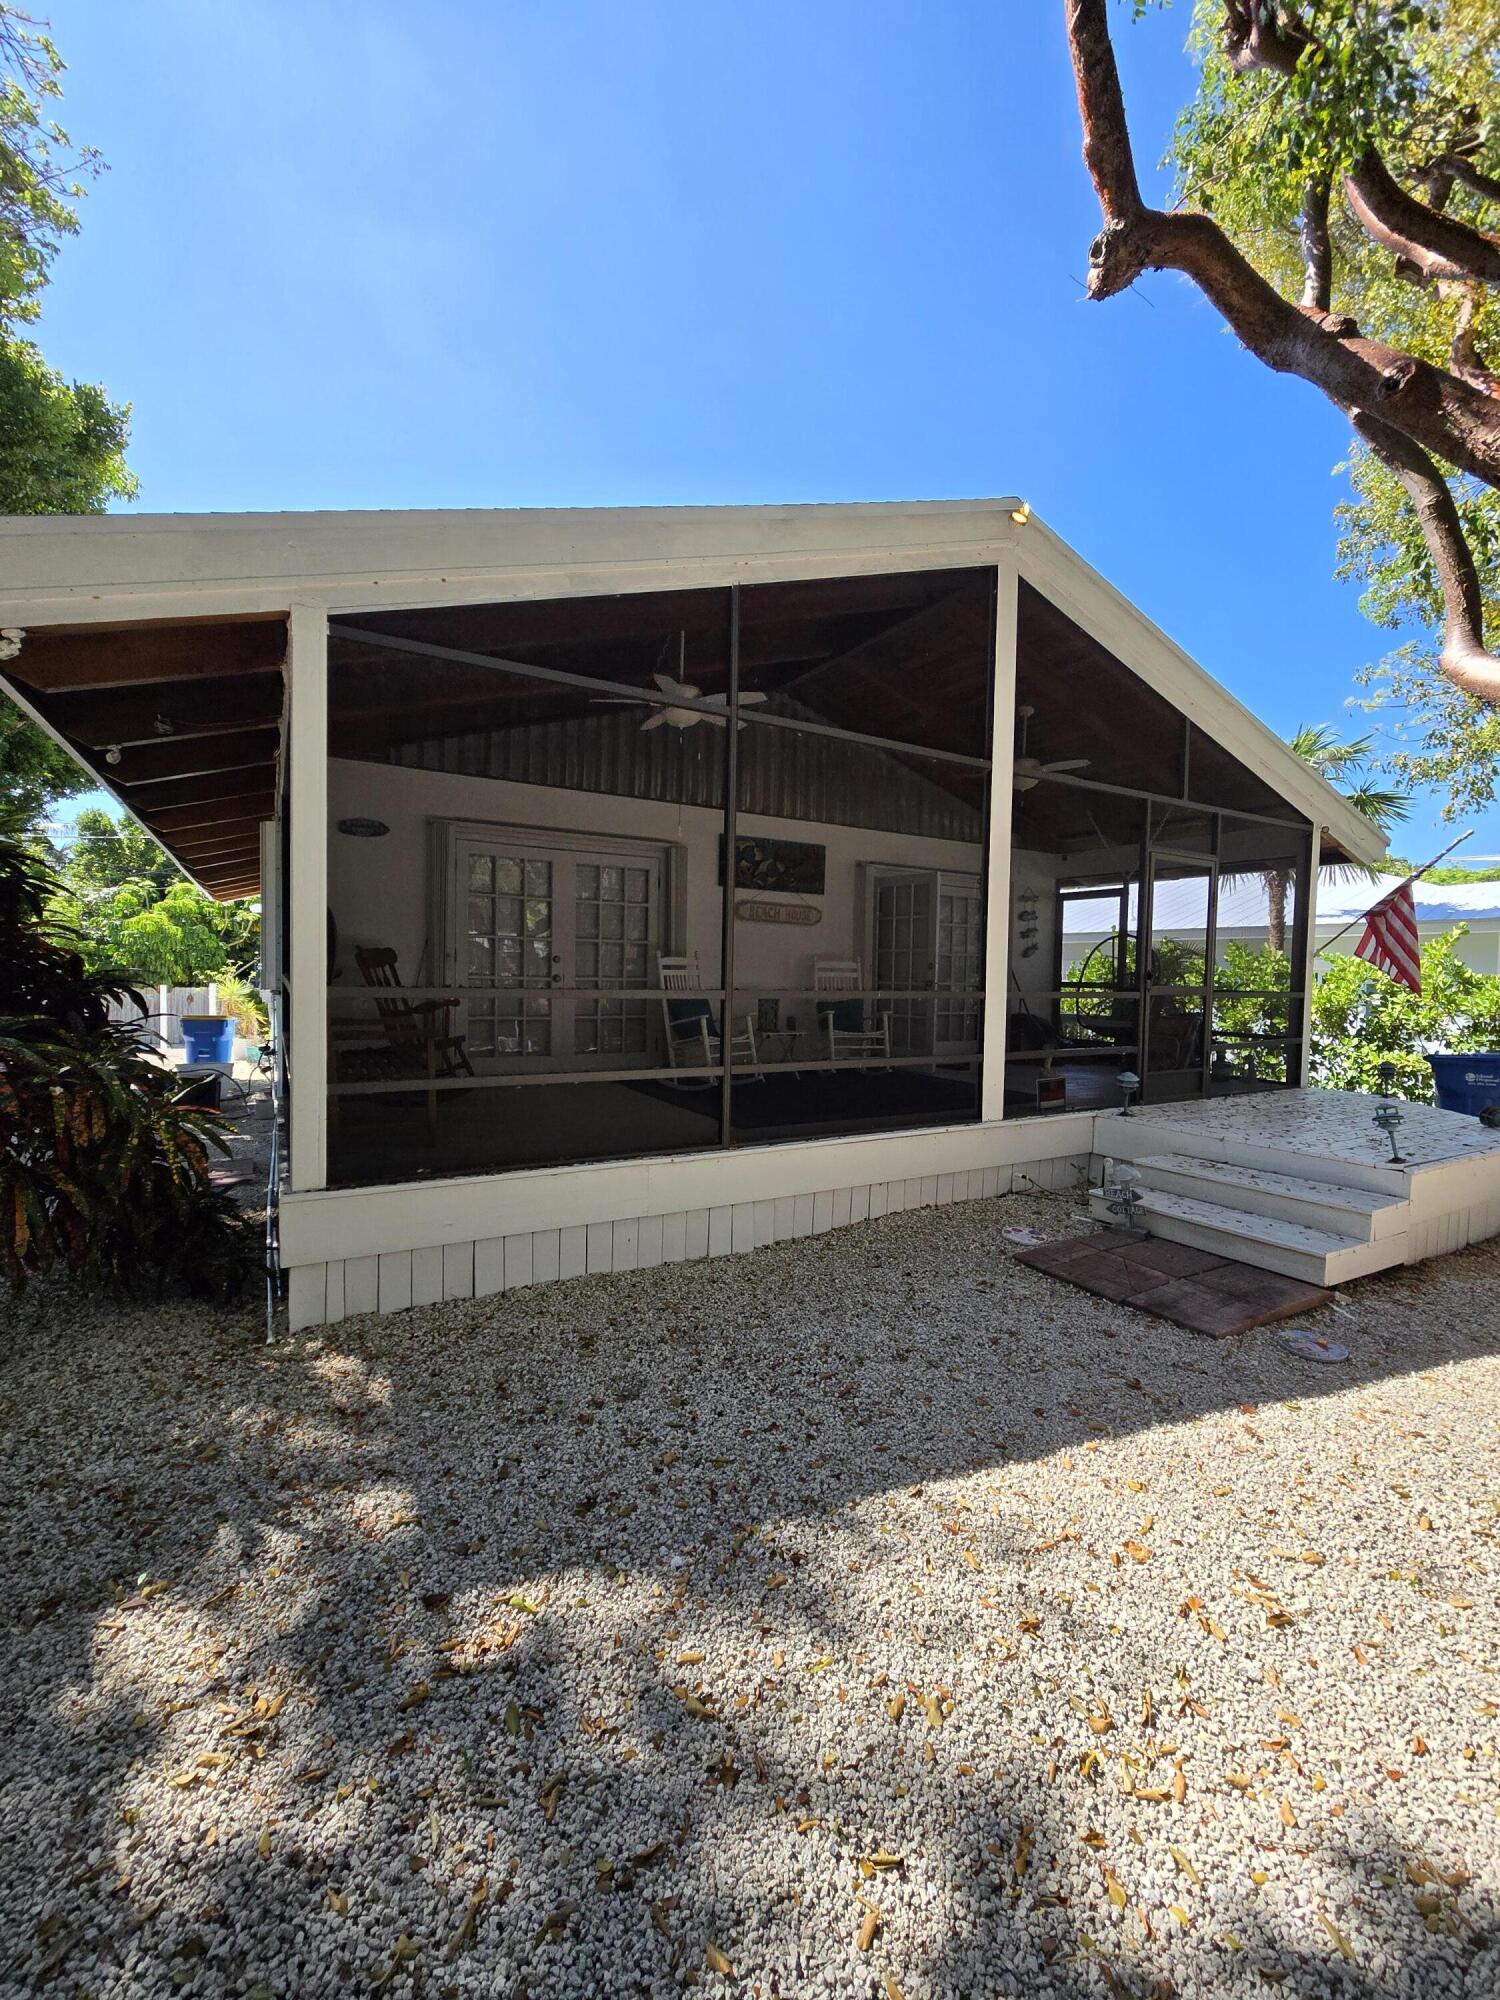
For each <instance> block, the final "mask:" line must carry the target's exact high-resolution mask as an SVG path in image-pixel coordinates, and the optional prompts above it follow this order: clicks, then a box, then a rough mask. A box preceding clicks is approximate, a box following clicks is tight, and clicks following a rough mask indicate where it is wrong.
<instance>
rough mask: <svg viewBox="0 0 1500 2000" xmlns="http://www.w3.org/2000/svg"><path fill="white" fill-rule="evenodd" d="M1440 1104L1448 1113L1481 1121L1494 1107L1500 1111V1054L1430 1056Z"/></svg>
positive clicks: (1488, 1052)
mask: <svg viewBox="0 0 1500 2000" xmlns="http://www.w3.org/2000/svg"><path fill="white" fill-rule="evenodd" d="M1427 1060H1428V1062H1429V1063H1430V1064H1431V1065H1432V1080H1433V1083H1434V1084H1435V1085H1436V1087H1437V1101H1438V1105H1439V1107H1440V1109H1442V1110H1444V1111H1461V1112H1462V1113H1463V1114H1464V1115H1465V1116H1466V1117H1468V1118H1477V1117H1478V1116H1479V1115H1480V1113H1481V1112H1482V1111H1486V1110H1488V1109H1489V1108H1490V1106H1492V1105H1493V1106H1494V1107H1495V1108H1496V1109H1497V1110H1500V1054H1496V1053H1495V1052H1494V1051H1493V1050H1489V1051H1487V1052H1485V1053H1484V1054H1476V1055H1468V1056H1450V1055H1441V1056H1429V1057H1428V1058H1427Z"/></svg>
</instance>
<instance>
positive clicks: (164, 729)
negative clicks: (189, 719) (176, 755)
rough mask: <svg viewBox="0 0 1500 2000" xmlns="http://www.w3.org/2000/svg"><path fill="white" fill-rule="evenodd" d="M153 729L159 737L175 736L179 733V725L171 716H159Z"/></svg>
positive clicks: (153, 724)
mask: <svg viewBox="0 0 1500 2000" xmlns="http://www.w3.org/2000/svg"><path fill="white" fill-rule="evenodd" d="M151 727H152V728H153V729H154V730H155V731H156V733H157V735H158V736H175V735H176V733H177V724H176V723H175V722H174V721H173V720H172V718H171V716H170V715H158V716H157V718H156V720H155V721H154V722H153V723H152V725H151Z"/></svg>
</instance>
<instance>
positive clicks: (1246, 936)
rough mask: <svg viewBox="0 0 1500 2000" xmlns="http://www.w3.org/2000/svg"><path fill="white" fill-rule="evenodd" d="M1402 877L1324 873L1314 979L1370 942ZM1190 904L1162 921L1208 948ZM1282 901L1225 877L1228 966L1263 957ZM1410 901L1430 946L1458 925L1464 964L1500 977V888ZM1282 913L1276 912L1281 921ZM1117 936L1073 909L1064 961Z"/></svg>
mask: <svg viewBox="0 0 1500 2000" xmlns="http://www.w3.org/2000/svg"><path fill="white" fill-rule="evenodd" d="M1405 879H1406V878H1405V877H1404V876H1402V875H1392V874H1385V873H1379V874H1376V875H1373V876H1371V875H1366V874H1364V873H1359V874H1354V873H1352V872H1351V871H1349V870H1347V869H1326V870H1324V871H1323V872H1322V874H1321V875H1320V878H1319V881H1318V885H1317V957H1316V959H1315V961H1314V974H1315V976H1319V975H1321V973H1322V972H1324V971H1326V969H1327V966H1328V962H1329V959H1330V957H1336V958H1347V957H1352V956H1353V954H1354V950H1355V947H1356V946H1357V945H1358V944H1359V941H1360V939H1361V937H1362V936H1363V935H1364V924H1363V923H1362V921H1361V919H1362V918H1363V916H1364V914H1365V912H1366V911H1367V910H1369V909H1371V908H1373V906H1374V905H1375V904H1376V903H1378V902H1379V901H1380V900H1381V899H1382V898H1383V897H1385V896H1388V895H1389V894H1390V892H1391V891H1392V890H1393V889H1395V888H1397V887H1399V885H1400V884H1401V883H1402V882H1403V881H1404V880H1405ZM1182 893H1183V894H1184V895H1185V896H1186V897H1187V898H1188V900H1187V901H1186V902H1184V903H1183V905H1182V907H1181V908H1180V909H1177V908H1174V907H1173V904H1172V903H1171V902H1169V901H1167V899H1166V896H1165V895H1163V896H1159V897H1158V899H1157V913H1158V916H1161V915H1165V916H1166V917H1167V919H1168V920H1169V922H1171V923H1172V924H1173V926H1174V928H1175V929H1176V930H1177V931H1178V932H1179V933H1180V935H1181V936H1182V937H1183V939H1184V940H1185V941H1191V943H1192V945H1193V946H1194V948H1195V949H1197V950H1201V949H1202V948H1203V929H1202V924H1201V912H1199V913H1198V914H1199V918H1200V921H1199V924H1198V927H1197V929H1196V930H1195V929H1194V928H1193V923H1192V919H1193V916H1194V909H1193V907H1192V905H1191V895H1192V891H1191V886H1190V885H1189V886H1187V887H1186V888H1185V889H1184V890H1183V892H1182ZM1273 895H1274V896H1276V897H1277V898H1278V900H1279V890H1277V889H1276V888H1275V886H1274V883H1272V882H1268V881H1267V880H1266V878H1264V877H1262V876H1257V875H1242V876H1240V877H1238V878H1236V879H1229V878H1227V877H1221V879H1220V882H1219V896H1218V910H1217V921H1216V923H1215V926H1214V944H1215V951H1216V955H1217V958H1218V961H1219V964H1220V965H1221V966H1222V965H1223V963H1224V961H1225V958H1226V955H1227V948H1228V946H1229V945H1231V944H1240V945H1243V946H1244V947H1245V948H1246V949H1247V950H1248V951H1261V950H1264V948H1265V946H1266V945H1267V943H1268V942H1269V941H1270V936H1271V902H1272V898H1273ZM1412 900H1413V902H1414V904H1415V906H1416V912H1417V931H1418V935H1419V936H1420V938H1421V940H1422V942H1423V943H1424V944H1426V943H1427V941H1428V940H1429V939H1430V938H1440V937H1449V936H1451V935H1452V933H1453V932H1454V931H1455V930H1457V929H1458V927H1459V926H1460V925H1462V926H1463V927H1464V935H1463V936H1462V937H1460V938H1459V940H1458V942H1457V945H1456V947H1455V949H1456V951H1457V954H1458V956H1459V958H1460V959H1461V960H1462V961H1463V963H1464V964H1465V965H1467V966H1469V967H1471V968H1472V970H1473V971H1475V972H1484V973H1489V974H1495V973H1500V882H1427V881H1418V882H1414V883H1413V884H1412ZM1280 915H1281V913H1280V912H1278V918H1280ZM1112 929H1113V913H1112V912H1111V911H1109V910H1108V909H1102V908H1101V909H1099V910H1091V909H1090V908H1089V907H1088V906H1087V905H1086V904H1081V903H1080V904H1075V905H1073V906H1072V908H1071V909H1070V911H1069V920H1068V924H1067V929H1066V933H1065V936H1064V944H1063V955H1064V960H1065V962H1066V963H1067V964H1069V965H1074V964H1078V963H1081V962H1082V960H1083V959H1085V958H1086V957H1087V956H1088V954H1089V953H1090V952H1091V951H1094V950H1095V949H1096V948H1097V947H1098V946H1099V945H1100V944H1101V943H1102V942H1103V941H1104V940H1105V939H1106V938H1108V936H1109V935H1110V932H1111V931H1112Z"/></svg>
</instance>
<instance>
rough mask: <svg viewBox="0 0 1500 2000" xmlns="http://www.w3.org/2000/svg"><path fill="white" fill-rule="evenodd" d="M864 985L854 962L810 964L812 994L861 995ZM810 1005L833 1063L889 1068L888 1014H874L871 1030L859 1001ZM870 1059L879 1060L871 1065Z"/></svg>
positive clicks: (840, 960)
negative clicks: (854, 1062) (860, 1063)
mask: <svg viewBox="0 0 1500 2000" xmlns="http://www.w3.org/2000/svg"><path fill="white" fill-rule="evenodd" d="M864 985H865V975H864V968H863V967H862V966H861V965H860V962H859V960H858V959H857V958H815V959H814V960H813V992H814V993H815V994H825V993H826V994H830V995H832V994H838V993H845V994H861V993H863V991H864ZM814 1005H815V1007H816V1010H817V1016H818V1026H819V1027H820V1028H821V1029H822V1031H823V1035H824V1038H825V1040H826V1041H827V1044H828V1054H829V1056H830V1058H831V1059H832V1060H833V1061H834V1062H848V1061H851V1060H853V1061H856V1062H858V1061H863V1063H864V1066H865V1067H866V1068H869V1069H876V1068H887V1069H888V1068H889V1067H890V1061H891V1017H890V1014H889V1013H888V1012H887V1013H884V1014H878V1015H877V1016H876V1017H875V1023H874V1026H873V1027H872V1026H871V1024H870V1017H869V1014H868V1012H867V1010H866V1003H865V1002H864V1000H862V999H846V1000H836V999H827V1000H824V999H818V1000H816V1001H815V1002H814ZM871 1058H881V1059H883V1060H880V1061H874V1060H871Z"/></svg>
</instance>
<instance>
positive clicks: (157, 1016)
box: [109, 983, 219, 1049]
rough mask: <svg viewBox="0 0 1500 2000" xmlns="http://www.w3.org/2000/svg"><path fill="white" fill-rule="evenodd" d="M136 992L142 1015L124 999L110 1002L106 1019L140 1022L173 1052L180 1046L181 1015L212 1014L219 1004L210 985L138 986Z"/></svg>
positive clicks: (214, 986)
mask: <svg viewBox="0 0 1500 2000" xmlns="http://www.w3.org/2000/svg"><path fill="white" fill-rule="evenodd" d="M136 990H137V992H139V994H140V996H141V998H142V999H143V1000H144V1001H145V1003H146V1011H145V1014H144V1016H143V1015H142V1014H141V1011H140V1009H139V1008H137V1007H133V1006H132V1005H131V1003H130V1002H129V1001H128V1000H123V1001H121V1000H116V1001H112V1002H111V1003H110V1009H109V1017H110V1019H111V1020H112V1021H139V1020H142V1019H144V1021H145V1023H146V1026H147V1027H148V1028H149V1029H150V1030H151V1031H152V1033H153V1034H156V1035H159V1036H160V1037H161V1038H162V1040H163V1041H164V1042H165V1043H166V1045H167V1047H168V1048H173V1049H180V1048H181V1047H182V1017H183V1015H184V1014H212V1013H213V1012H214V1011H215V1010H216V1008H217V1007H218V1004H219V989H218V987H217V985H215V984H212V983H210V984H209V985H207V986H140V987H138V988H137V989H136Z"/></svg>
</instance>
